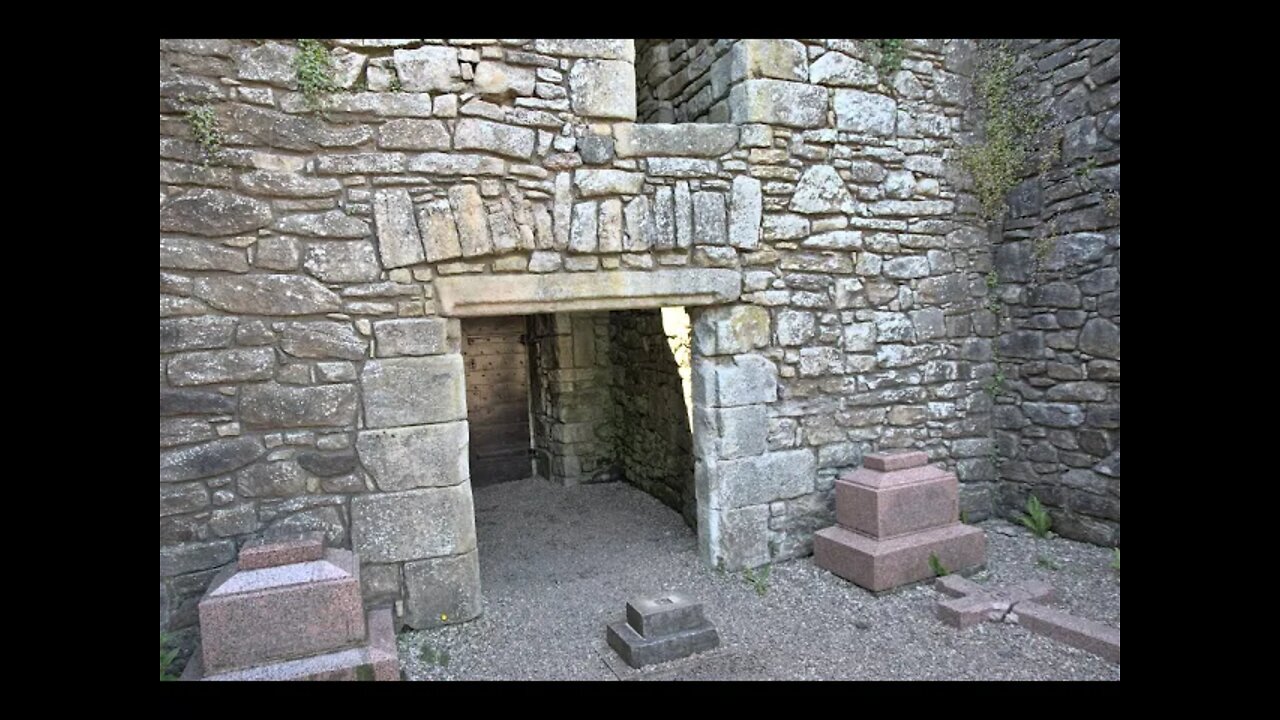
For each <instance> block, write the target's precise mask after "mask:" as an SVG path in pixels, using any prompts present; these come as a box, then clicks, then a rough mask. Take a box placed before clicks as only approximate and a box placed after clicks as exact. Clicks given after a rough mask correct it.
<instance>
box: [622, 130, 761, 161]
mask: <svg viewBox="0 0 1280 720" xmlns="http://www.w3.org/2000/svg"><path fill="white" fill-rule="evenodd" d="M613 132H614V135H615V137H616V138H617V143H616V144H615V146H614V149H615V151H616V152H617V153H618V157H634V156H637V155H638V156H641V157H707V158H718V157H720V156H721V155H724V154H725V153H727V152H729V151H730V150H732V149H733V147H734V145H736V144H737V142H738V126H737V125H717V124H712V123H676V124H665V123H663V124H659V123H643V124H640V123H636V124H626V123H619V124H618V125H615V126H614V131H613Z"/></svg>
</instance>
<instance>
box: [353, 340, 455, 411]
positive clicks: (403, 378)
mask: <svg viewBox="0 0 1280 720" xmlns="http://www.w3.org/2000/svg"><path fill="white" fill-rule="evenodd" d="M360 385H361V390H362V393H361V395H362V396H363V399H364V419H365V425H366V426H368V427H370V428H385V427H399V426H403V425H425V424H429V423H442V422H450V421H453V420H464V419H466V416H467V400H466V379H465V375H464V371H463V365H462V356H461V355H459V354H457V353H450V354H447V355H431V356H427V357H412V358H390V359H387V360H370V361H369V362H367V363H365V366H364V370H363V371H362V372H361V373H360Z"/></svg>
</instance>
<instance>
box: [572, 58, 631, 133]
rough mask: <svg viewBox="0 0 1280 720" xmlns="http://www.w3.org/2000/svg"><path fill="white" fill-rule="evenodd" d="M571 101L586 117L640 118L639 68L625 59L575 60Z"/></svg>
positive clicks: (576, 111)
mask: <svg viewBox="0 0 1280 720" xmlns="http://www.w3.org/2000/svg"><path fill="white" fill-rule="evenodd" d="M569 101H570V102H571V103H572V105H573V112H574V114H576V115H580V116H583V117H597V118H617V119H619V120H635V119H636V71H635V67H634V66H633V65H632V64H631V63H629V62H626V61H622V60H575V61H574V63H573V67H572V68H570V69H569Z"/></svg>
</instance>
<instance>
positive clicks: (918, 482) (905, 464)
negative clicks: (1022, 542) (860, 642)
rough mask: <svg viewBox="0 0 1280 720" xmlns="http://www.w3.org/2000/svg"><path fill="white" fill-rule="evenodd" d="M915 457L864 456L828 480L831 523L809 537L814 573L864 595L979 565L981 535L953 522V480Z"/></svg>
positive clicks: (956, 513)
mask: <svg viewBox="0 0 1280 720" xmlns="http://www.w3.org/2000/svg"><path fill="white" fill-rule="evenodd" d="M928 459H929V458H928V456H927V455H925V454H924V453H923V452H919V451H912V452H897V453H876V454H871V455H867V456H866V458H864V460H863V467H862V468H861V469H859V470H855V471H853V472H850V473H846V474H845V475H844V476H842V477H840V478H839V479H838V480H837V481H836V523H837V524H836V525H834V526H832V527H829V528H826V529H825V530H820V531H818V532H817V533H815V534H814V538H813V559H814V562H815V563H817V564H818V567H821V568H824V569H826V570H830V571H831V572H833V573H835V574H836V575H839V576H840V577H842V578H844V579H846V580H848V581H850V582H852V583H854V584H856V585H860V586H862V587H864V588H866V589H868V590H871V591H872V592H883V591H885V590H890V589H892V588H895V587H898V586H900V585H906V584H909V583H915V582H919V581H921V580H927V579H929V578H932V577H933V576H934V568H933V564H932V563H931V562H930V558H931V557H932V558H936V559H937V561H938V562H939V563H941V565H942V567H943V568H944V569H946V570H947V571H948V572H959V571H964V570H971V569H973V568H977V567H980V566H982V565H983V564H984V563H985V562H986V556H987V538H986V535H984V534H983V532H982V530H980V529H978V528H976V527H973V526H971V525H965V524H963V523H961V522H959V503H958V501H957V498H958V493H959V490H958V481H957V480H956V476H955V475H954V474H953V473H949V472H946V471H944V470H942V469H940V468H936V467H932V466H929V465H927V464H926V463H927V462H928Z"/></svg>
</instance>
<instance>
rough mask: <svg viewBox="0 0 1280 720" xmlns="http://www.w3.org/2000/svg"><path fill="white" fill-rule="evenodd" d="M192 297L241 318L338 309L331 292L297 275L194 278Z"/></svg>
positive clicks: (313, 312)
mask: <svg viewBox="0 0 1280 720" xmlns="http://www.w3.org/2000/svg"><path fill="white" fill-rule="evenodd" d="M192 293H193V294H194V295H195V296H196V297H198V298H200V299H201V300H203V301H205V302H207V303H209V304H210V305H212V306H213V307H215V308H218V309H219V310H225V311H227V312H232V313H241V314H245V315H315V314H319V313H326V312H336V311H338V310H339V309H341V307H342V303H341V301H340V300H339V298H338V296H337V295H336V294H335V293H334V292H333V291H331V290H329V289H328V288H326V287H325V286H323V285H321V284H320V283H318V282H316V281H315V280H312V279H311V278H309V277H301V276H297V275H244V276H228V275H217V276H211V277H202V278H196V280H195V283H194V284H193V285H192Z"/></svg>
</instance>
